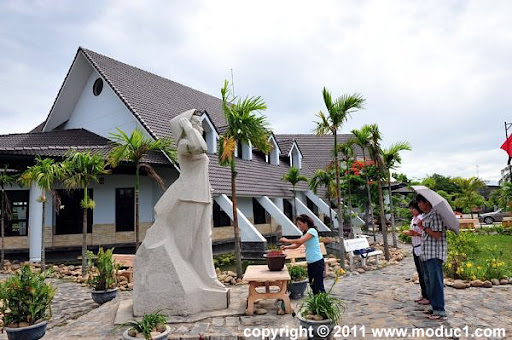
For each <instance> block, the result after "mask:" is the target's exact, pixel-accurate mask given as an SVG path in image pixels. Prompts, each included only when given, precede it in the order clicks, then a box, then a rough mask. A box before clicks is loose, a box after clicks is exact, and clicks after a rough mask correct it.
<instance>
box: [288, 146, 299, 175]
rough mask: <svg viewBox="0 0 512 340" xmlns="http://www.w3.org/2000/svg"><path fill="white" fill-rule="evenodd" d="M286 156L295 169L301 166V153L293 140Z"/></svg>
mask: <svg viewBox="0 0 512 340" xmlns="http://www.w3.org/2000/svg"><path fill="white" fill-rule="evenodd" d="M288 157H290V166H291V167H295V168H297V169H301V168H302V153H301V152H300V150H299V147H298V146H297V143H295V142H293V144H292V147H291V149H290V152H289V153H288Z"/></svg>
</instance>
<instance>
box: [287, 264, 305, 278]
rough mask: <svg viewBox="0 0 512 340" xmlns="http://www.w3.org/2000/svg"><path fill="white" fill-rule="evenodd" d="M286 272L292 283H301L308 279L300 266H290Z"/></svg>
mask: <svg viewBox="0 0 512 340" xmlns="http://www.w3.org/2000/svg"><path fill="white" fill-rule="evenodd" d="M288 272H289V273H290V277H291V280H292V281H302V280H304V279H306V278H307V277H308V272H307V270H306V268H304V267H302V266H290V267H289V268H288Z"/></svg>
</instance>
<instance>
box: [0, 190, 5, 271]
mask: <svg viewBox="0 0 512 340" xmlns="http://www.w3.org/2000/svg"><path fill="white" fill-rule="evenodd" d="M4 195H5V191H4V189H2V197H0V200H1V203H0V209H2V221H0V224H1V229H2V231H1V233H2V253H1V255H0V270H4V260H5V200H4Z"/></svg>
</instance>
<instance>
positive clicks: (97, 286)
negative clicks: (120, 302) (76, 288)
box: [87, 247, 118, 305]
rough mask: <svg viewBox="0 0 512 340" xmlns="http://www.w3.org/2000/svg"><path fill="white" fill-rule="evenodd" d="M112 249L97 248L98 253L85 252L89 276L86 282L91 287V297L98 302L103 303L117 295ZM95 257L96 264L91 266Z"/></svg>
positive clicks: (115, 268)
mask: <svg viewBox="0 0 512 340" xmlns="http://www.w3.org/2000/svg"><path fill="white" fill-rule="evenodd" d="M113 251H114V249H113V248H111V249H107V250H106V251H104V250H103V248H102V247H100V249H99V250H98V255H96V256H95V255H94V253H93V252H91V251H88V252H87V268H88V271H89V277H88V279H87V284H88V285H89V286H91V287H92V288H93V290H92V291H91V295H92V299H93V300H94V302H96V303H98V304H100V305H101V304H104V303H105V302H107V301H110V300H112V299H113V298H115V297H116V295H117V288H116V284H117V275H116V272H117V270H118V266H117V265H116V264H114V261H113V259H112V253H113ZM95 258H96V266H93V264H94V259H95Z"/></svg>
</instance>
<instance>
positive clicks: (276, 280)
mask: <svg viewBox="0 0 512 340" xmlns="http://www.w3.org/2000/svg"><path fill="white" fill-rule="evenodd" d="M243 280H244V281H246V282H248V283H249V296H248V297H247V310H246V314H247V315H253V314H254V301H255V300H257V299H277V300H283V302H284V306H285V310H284V312H285V313H286V314H290V313H292V306H291V303H290V297H289V296H288V294H286V287H287V285H288V281H289V280H290V274H289V273H288V268H287V267H286V266H284V268H283V270H281V271H278V272H277V271H275V272H273V271H270V270H269V269H268V267H267V265H259V266H248V267H247V269H246V270H245V274H244V278H243ZM261 286H265V292H264V293H260V292H258V291H257V290H256V287H261ZM271 286H277V287H278V288H279V291H278V292H271V291H270V287H271Z"/></svg>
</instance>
